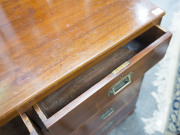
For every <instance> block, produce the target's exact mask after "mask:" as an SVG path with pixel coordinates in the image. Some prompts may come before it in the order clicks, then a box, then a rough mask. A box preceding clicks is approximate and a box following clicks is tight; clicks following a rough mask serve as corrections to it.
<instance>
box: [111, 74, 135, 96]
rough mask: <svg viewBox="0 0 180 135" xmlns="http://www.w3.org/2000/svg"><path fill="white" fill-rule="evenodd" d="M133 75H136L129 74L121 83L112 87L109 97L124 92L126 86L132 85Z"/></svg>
mask: <svg viewBox="0 0 180 135" xmlns="http://www.w3.org/2000/svg"><path fill="white" fill-rule="evenodd" d="M133 74H134V73H133V72H131V73H129V74H128V75H127V76H125V77H124V78H122V79H121V80H120V81H119V82H117V83H116V84H115V85H114V86H112V87H111V88H110V90H109V92H108V96H112V95H116V94H117V93H119V92H120V91H122V90H123V89H124V88H125V87H126V86H128V85H129V84H130V83H131V79H132V76H133Z"/></svg>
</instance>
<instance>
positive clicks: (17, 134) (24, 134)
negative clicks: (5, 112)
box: [0, 116, 29, 135]
mask: <svg viewBox="0 0 180 135" xmlns="http://www.w3.org/2000/svg"><path fill="white" fill-rule="evenodd" d="M28 134H29V131H28V129H27V127H26V125H25V124H24V122H23V121H22V119H21V117H20V116H18V117H16V118H14V119H12V120H11V121H10V122H8V123H7V124H6V125H4V126H2V127H0V135H28Z"/></svg>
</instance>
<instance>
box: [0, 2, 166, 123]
mask: <svg viewBox="0 0 180 135" xmlns="http://www.w3.org/2000/svg"><path fill="white" fill-rule="evenodd" d="M156 8H157V7H156V6H154V5H153V4H151V3H150V2H148V1H146V0H38V1H37V0H1V1H0V123H1V124H2V123H5V122H6V121H8V119H11V117H14V116H15V115H16V114H18V112H20V111H21V109H22V108H23V106H26V105H27V106H28V105H29V104H31V105H32V104H33V103H36V102H38V100H40V99H41V98H40V97H43V96H44V95H46V94H47V93H51V89H52V88H53V87H56V85H59V86H60V85H63V84H64V83H65V82H68V79H69V80H70V78H73V76H76V74H75V73H78V72H79V73H80V71H83V68H85V67H87V66H88V65H89V64H90V63H92V62H93V61H95V60H96V59H97V58H98V57H100V56H102V55H103V54H105V53H106V52H108V51H109V50H110V49H112V48H114V47H115V46H117V44H118V43H121V42H123V41H124V40H125V39H127V38H128V37H130V36H131V35H133V34H135V33H136V32H138V31H140V30H142V29H143V28H145V27H147V26H148V25H149V24H150V23H152V22H153V21H155V20H156V19H157V18H160V17H162V16H163V15H164V12H162V13H160V14H158V15H154V14H152V11H153V10H155V9H156Z"/></svg>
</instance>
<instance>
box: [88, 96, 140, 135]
mask: <svg viewBox="0 0 180 135" xmlns="http://www.w3.org/2000/svg"><path fill="white" fill-rule="evenodd" d="M136 100H137V97H134V98H133V99H132V100H131V101H130V102H129V104H127V105H125V106H124V108H122V109H121V110H119V111H118V112H116V113H115V114H114V116H113V117H112V118H110V119H108V120H107V121H106V122H104V123H103V124H102V125H100V126H99V127H98V128H97V129H96V130H95V131H94V132H92V133H91V134H93V135H105V134H108V133H109V132H110V131H111V130H112V129H113V128H115V127H116V126H117V125H118V124H119V123H120V122H121V121H123V120H124V119H125V118H126V117H128V116H129V115H130V114H131V113H132V112H133V111H134V107H135V103H136Z"/></svg>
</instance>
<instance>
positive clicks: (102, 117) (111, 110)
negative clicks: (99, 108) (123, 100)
mask: <svg viewBox="0 0 180 135" xmlns="http://www.w3.org/2000/svg"><path fill="white" fill-rule="evenodd" d="M113 112H114V107H111V108H110V109H108V110H107V111H106V112H105V113H103V114H102V115H101V117H100V118H101V119H102V120H105V119H107V118H108V117H109V116H110V115H111V114H112V113H113Z"/></svg>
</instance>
